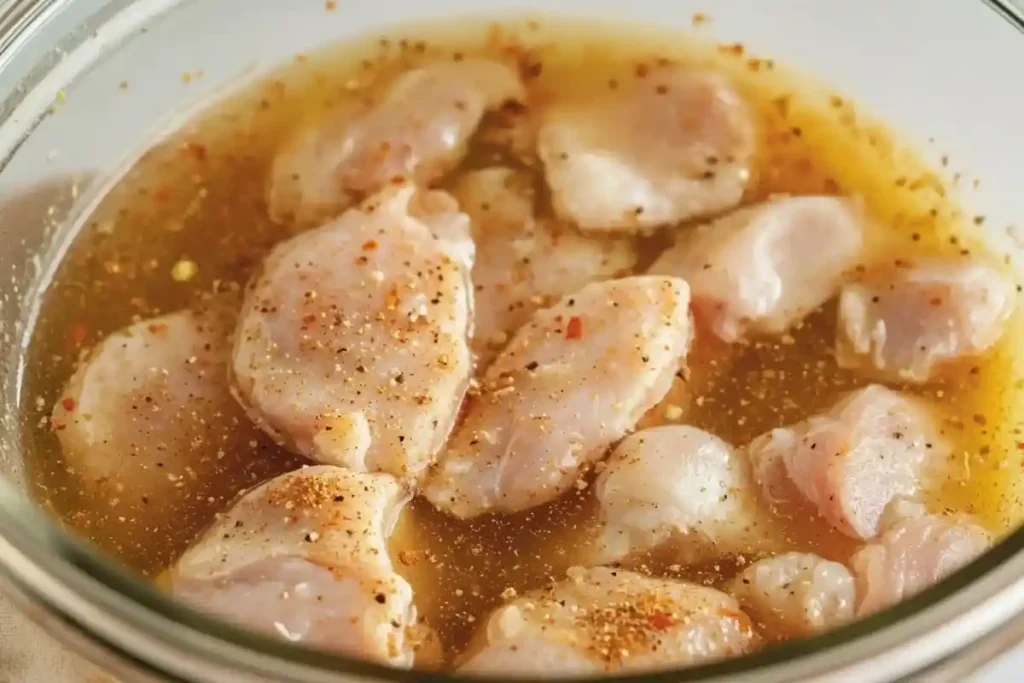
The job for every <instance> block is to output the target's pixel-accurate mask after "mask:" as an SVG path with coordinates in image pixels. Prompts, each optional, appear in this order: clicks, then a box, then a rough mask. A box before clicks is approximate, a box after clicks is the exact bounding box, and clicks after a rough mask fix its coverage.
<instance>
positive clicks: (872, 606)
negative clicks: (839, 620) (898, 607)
mask: <svg viewBox="0 0 1024 683" xmlns="http://www.w3.org/2000/svg"><path fill="white" fill-rule="evenodd" d="M886 517H887V519H886V520H885V524H884V533H883V534H882V535H881V537H880V538H878V539H877V540H875V541H873V542H871V543H869V544H867V545H865V546H864V547H863V548H861V549H860V550H859V551H857V553H856V554H855V555H854V556H853V558H852V559H851V560H850V566H851V567H852V568H853V571H854V574H855V576H856V577H857V592H858V594H859V596H860V603H859V604H858V606H857V613H858V614H859V615H864V614H870V613H872V612H877V611H878V610H881V609H884V608H886V607H889V606H891V605H895V604H896V603H897V602H900V601H901V600H904V599H906V598H909V597H910V596H912V595H915V594H916V593H919V592H921V591H923V590H924V589H925V588H928V587H929V586H931V585H933V584H935V583H938V582H939V581H940V580H941V579H943V578H945V577H946V576H948V575H949V574H951V573H953V572H954V571H956V570H957V569H959V568H961V567H963V566H964V565H966V564H968V563H969V562H971V561H972V560H974V559H975V558H976V557H978V556H979V555H981V554H982V553H983V552H985V551H986V550H988V548H989V547H990V546H991V545H992V539H991V537H990V536H989V534H988V532H987V531H985V530H984V529H983V528H981V527H980V526H978V525H977V524H974V523H972V522H971V521H970V520H968V519H967V518H964V517H943V516H938V515H929V514H927V512H926V511H925V509H924V506H923V505H920V504H915V503H912V502H910V501H902V500H901V501H896V502H894V504H893V505H892V506H890V510H888V511H887V514H886Z"/></svg>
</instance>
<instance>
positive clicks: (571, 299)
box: [424, 276, 691, 518]
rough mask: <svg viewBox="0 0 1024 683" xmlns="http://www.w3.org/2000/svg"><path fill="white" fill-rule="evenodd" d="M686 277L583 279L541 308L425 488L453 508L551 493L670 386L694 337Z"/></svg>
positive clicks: (526, 501)
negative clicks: (579, 285)
mask: <svg viewBox="0 0 1024 683" xmlns="http://www.w3.org/2000/svg"><path fill="white" fill-rule="evenodd" d="M688 304H689V292H688V289H687V286H686V283H685V282H684V281H682V280H680V279H678V278H665V277H646V276H644V277H630V278H624V279H621V280H610V281H607V282H599V283H594V284H590V285H587V286H586V287H584V288H583V289H581V290H580V291H579V292H577V293H576V294H572V295H569V296H568V297H565V298H563V299H562V300H561V301H560V302H559V303H557V304H556V305H555V306H553V307H551V308H548V309H544V310H541V311H538V312H537V313H536V314H534V316H533V318H532V319H531V320H530V322H529V323H528V324H527V325H526V326H525V327H523V328H522V329H521V330H519V332H517V333H516V335H515V336H514V337H513V338H512V341H511V342H510V343H509V345H508V347H507V348H506V349H505V350H504V351H503V352H502V353H501V355H500V356H498V358H497V359H496V360H495V361H494V363H493V364H492V365H491V366H490V367H489V368H488V369H487V372H486V373H485V374H484V377H483V381H482V386H481V388H480V391H479V393H477V394H476V395H472V396H471V397H470V398H469V400H468V404H467V407H466V409H465V419H464V420H463V421H462V423H461V424H460V425H459V427H458V428H457V429H456V430H455V432H454V434H453V435H452V438H451V440H450V441H449V442H448V447H447V449H446V450H445V453H444V455H443V456H442V458H441V459H440V461H439V463H438V465H437V467H436V468H435V469H434V471H432V472H431V474H430V476H429V477H428V478H427V481H426V484H425V488H424V495H426V496H427V498H428V499H429V500H430V501H431V502H432V503H434V505H436V506H437V507H439V508H441V509H442V510H445V511H447V512H449V513H451V514H453V515H455V516H457V517H463V518H466V517H474V516H477V515H480V514H483V513H484V512H488V511H493V512H515V511H518V510H525V509H527V508H530V507H533V506H535V505H540V504H542V503H546V502H548V501H550V500H553V499H554V498H556V497H557V496H559V495H560V494H562V493H564V492H565V491H566V490H568V489H569V488H570V487H572V486H573V485H574V484H575V483H576V482H577V480H578V479H579V477H580V475H581V473H582V472H584V471H585V469H586V468H587V467H588V466H589V465H591V464H593V463H594V462H596V461H597V460H599V459H601V458H602V457H604V455H605V453H606V451H607V449H608V447H609V446H611V445H612V444H613V443H615V442H616V441H617V440H619V439H621V438H622V437H623V436H625V435H626V433H628V432H629V431H630V430H631V429H632V428H633V426H634V425H635V424H636V422H637V420H639V419H640V417H641V416H642V415H643V414H644V412H646V411H647V410H648V409H650V408H651V407H652V406H654V405H655V404H656V403H657V402H658V401H659V400H660V399H661V398H662V396H664V395H665V392H666V391H668V388H669V386H670V385H671V382H672V377H673V375H674V374H675V373H676V372H677V371H678V370H679V368H680V366H681V364H682V363H683V360H684V359H685V357H686V352H687V349H688V348H689V344H690V334H691V325H690V319H689V310H688Z"/></svg>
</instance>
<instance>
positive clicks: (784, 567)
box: [729, 553, 857, 636]
mask: <svg viewBox="0 0 1024 683" xmlns="http://www.w3.org/2000/svg"><path fill="white" fill-rule="evenodd" d="M729 592H730V593H732V594H733V596H734V597H735V598H736V599H737V600H739V602H740V605H741V606H742V607H743V609H744V610H746V612H747V613H748V614H750V615H751V616H753V617H754V618H755V619H757V620H758V621H760V622H761V623H762V624H764V625H765V626H766V627H767V628H768V629H769V630H772V631H777V632H780V633H787V634H793V635H798V636H809V635H813V634H815V633H821V632H822V631H827V630H829V629H832V628H835V627H836V626H839V625H840V624H843V623H845V622H848V621H851V620H852V619H853V611H854V607H855V606H856V598H857V590H856V586H855V584H854V581H853V576H852V575H851V574H850V570H848V569H847V568H846V567H844V566H843V565H841V564H839V563H838V562H830V561H829V560H826V559H824V558H822V557H818V556H817V555H811V554H807V553H785V554H783V555H777V556H775V557H771V558H767V559H764V560H759V561H757V562H755V563H754V564H752V565H750V566H749V567H747V568H746V569H745V570H744V571H743V572H742V573H741V574H740V575H739V576H737V577H736V578H735V579H734V580H733V581H732V583H731V584H730V590H729Z"/></svg>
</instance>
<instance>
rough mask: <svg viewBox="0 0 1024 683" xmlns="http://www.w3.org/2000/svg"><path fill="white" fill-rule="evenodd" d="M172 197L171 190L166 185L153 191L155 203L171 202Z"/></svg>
mask: <svg viewBox="0 0 1024 683" xmlns="http://www.w3.org/2000/svg"><path fill="white" fill-rule="evenodd" d="M172 196H173V194H172V193H171V188H169V187H167V186H166V185H161V186H160V187H158V188H156V190H154V191H153V201H155V202H159V203H163V202H166V201H169V200H170V199H171V197H172Z"/></svg>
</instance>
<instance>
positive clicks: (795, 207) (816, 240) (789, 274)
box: [649, 197, 864, 342]
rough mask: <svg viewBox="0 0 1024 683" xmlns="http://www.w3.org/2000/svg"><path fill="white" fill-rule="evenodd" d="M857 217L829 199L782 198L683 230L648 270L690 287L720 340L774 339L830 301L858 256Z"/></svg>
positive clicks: (696, 304)
mask: <svg viewBox="0 0 1024 683" xmlns="http://www.w3.org/2000/svg"><path fill="white" fill-rule="evenodd" d="M863 232H864V226H863V222H862V219H861V217H860V216H859V214H858V212H857V211H856V210H855V209H854V208H853V207H852V205H851V204H850V203H849V202H848V201H846V200H843V199H838V198H835V197H782V198H776V199H773V200H771V201H768V202H765V203H763V204H759V205H757V206H752V207H749V208H745V209H740V210H739V211H736V212H734V213H731V214H729V215H728V216H726V217H724V218H721V219H719V220H717V221H715V222H713V223H709V224H707V225H702V226H699V227H697V228H694V229H691V230H686V231H683V232H681V233H680V234H679V237H678V238H677V240H676V243H675V245H674V246H672V247H670V248H669V249H668V250H667V251H665V253H663V254H662V255H661V257H660V258H658V260H657V261H655V263H654V265H652V266H651V268H650V271H649V272H650V273H655V274H661V275H674V276H676V277H681V278H683V279H684V280H686V281H687V282H688V283H689V284H690V289H691V291H692V294H693V306H694V313H695V315H697V316H698V317H699V318H701V320H702V322H704V323H705V324H707V325H708V327H710V328H711V330H712V331H713V332H714V333H715V334H717V335H718V336H719V337H720V338H721V339H723V340H724V341H727V342H735V341H737V340H738V339H740V338H741V337H743V336H744V334H746V333H747V332H755V333H762V334H780V333H782V332H784V331H786V329H788V328H789V327H790V326H792V325H793V324H795V323H797V322H799V321H800V320H802V319H803V318H804V316H806V315H807V314H808V313H811V312H812V311H814V309H816V308H818V307H819V306H821V305H822V304H824V303H825V302H826V301H827V300H828V299H830V298H831V297H832V296H833V295H834V294H835V293H836V292H837V291H838V289H839V287H840V285H841V284H842V278H843V275H844V273H845V272H846V271H848V270H850V269H851V268H853V267H854V266H855V265H856V262H857V259H858V258H860V256H861V248H862V244H863V239H864V235H863Z"/></svg>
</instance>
